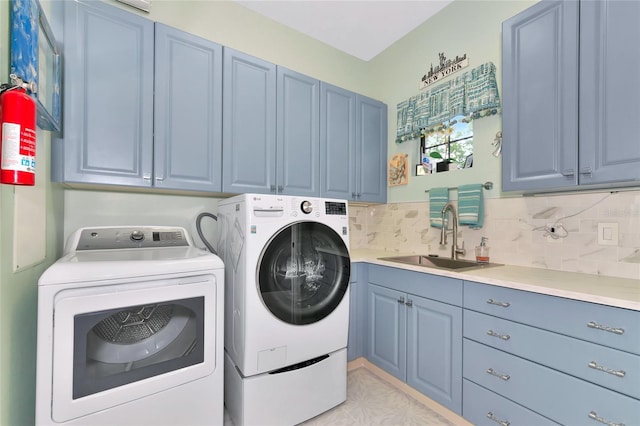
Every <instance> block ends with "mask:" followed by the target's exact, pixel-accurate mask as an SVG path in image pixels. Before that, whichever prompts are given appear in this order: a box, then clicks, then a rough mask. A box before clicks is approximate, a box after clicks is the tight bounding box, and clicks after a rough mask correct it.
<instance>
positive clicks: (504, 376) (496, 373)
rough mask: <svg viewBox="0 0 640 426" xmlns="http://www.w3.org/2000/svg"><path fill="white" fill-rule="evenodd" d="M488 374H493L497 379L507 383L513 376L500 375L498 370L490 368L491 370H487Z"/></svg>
mask: <svg viewBox="0 0 640 426" xmlns="http://www.w3.org/2000/svg"><path fill="white" fill-rule="evenodd" d="M487 373H489V374H491V375H492V376H495V377H497V378H499V379H502V380H504V381H505V382H506V381H507V380H509V379H510V378H511V376H510V375H508V374H501V373H498V372H497V371H496V370H494V369H493V368H489V369H487Z"/></svg>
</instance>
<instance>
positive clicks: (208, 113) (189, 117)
mask: <svg viewBox="0 0 640 426" xmlns="http://www.w3.org/2000/svg"><path fill="white" fill-rule="evenodd" d="M155 49H156V50H155V52H156V55H155V62H156V66H155V110H154V111H155V112H154V114H155V119H154V123H155V124H154V127H155V132H154V185H155V186H157V187H158V188H171V189H190V190H200V191H210V192H220V191H221V190H222V157H221V156H222V46H220V45H219V44H216V43H213V42H210V41H208V40H205V39H202V38H200V37H196V36H193V35H191V34H188V33H185V32H183V31H179V30H177V29H175V28H171V27H168V26H166V25H162V24H158V23H156V36H155Z"/></svg>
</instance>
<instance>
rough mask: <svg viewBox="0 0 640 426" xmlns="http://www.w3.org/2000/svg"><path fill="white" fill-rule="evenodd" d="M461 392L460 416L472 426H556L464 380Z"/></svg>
mask: <svg viewBox="0 0 640 426" xmlns="http://www.w3.org/2000/svg"><path fill="white" fill-rule="evenodd" d="M462 392H463V394H464V401H463V405H462V416H463V417H464V418H465V419H467V420H469V421H470V422H471V423H473V424H474V425H477V426H496V424H498V425H510V424H512V425H538V426H545V425H557V424H558V423H555V422H552V421H551V420H549V419H547V418H546V417H543V416H541V415H540V414H538V413H534V412H533V411H531V410H529V409H527V408H524V407H523V406H521V405H518V404H516V403H515V402H512V401H509V400H508V399H506V398H503V397H501V396H500V395H498V394H497V393H493V392H491V391H490V390H487V389H485V388H483V387H482V386H478V385H476V384H475V383H473V382H470V381H469V380H466V379H465V380H463V383H462Z"/></svg>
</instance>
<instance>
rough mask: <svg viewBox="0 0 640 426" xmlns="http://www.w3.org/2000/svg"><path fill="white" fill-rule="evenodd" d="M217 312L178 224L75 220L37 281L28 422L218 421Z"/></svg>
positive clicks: (202, 269)
mask: <svg viewBox="0 0 640 426" xmlns="http://www.w3.org/2000/svg"><path fill="white" fill-rule="evenodd" d="M223 312H224V266H223V263H222V261H221V259H220V258H219V257H218V256H216V255H214V254H211V253H208V252H206V251H204V250H201V249H199V248H197V247H195V246H194V245H193V242H192V240H191V238H190V236H189V235H188V234H187V232H186V230H185V229H183V228H175V227H145V226H141V227H105V228H82V229H79V230H78V231H76V232H74V233H73V234H72V235H71V236H70V237H69V240H68V241H67V244H66V246H65V254H64V255H63V257H62V258H60V259H59V260H58V261H57V262H55V263H54V264H53V265H51V267H49V268H48V269H47V270H46V271H45V272H44V274H42V276H41V277H40V279H39V281H38V338H37V373H36V424H37V425H92V426H94V425H115V424H117V425H178V424H184V425H186V424H189V425H196V424H202V425H204V424H208V425H212V424H217V425H222V423H223V414H224V408H223V384H224V378H223V374H224V367H223V365H224V364H223V332H224V325H223V324H224V314H223Z"/></svg>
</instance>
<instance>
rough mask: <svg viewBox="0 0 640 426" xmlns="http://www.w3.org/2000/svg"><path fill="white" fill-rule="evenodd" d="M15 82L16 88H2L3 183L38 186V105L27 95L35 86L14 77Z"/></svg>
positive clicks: (0, 175) (0, 159)
mask: <svg viewBox="0 0 640 426" xmlns="http://www.w3.org/2000/svg"><path fill="white" fill-rule="evenodd" d="M11 80H12V82H13V83H14V84H13V85H2V87H1V88H0V141H2V144H1V145H0V183H8V184H12V185H35V182H36V103H35V101H34V100H33V99H32V98H31V96H29V95H28V94H27V88H32V85H30V84H28V83H23V82H22V80H21V79H20V78H19V77H16V76H15V75H13V74H12V75H11ZM34 91H35V90H34Z"/></svg>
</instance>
